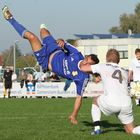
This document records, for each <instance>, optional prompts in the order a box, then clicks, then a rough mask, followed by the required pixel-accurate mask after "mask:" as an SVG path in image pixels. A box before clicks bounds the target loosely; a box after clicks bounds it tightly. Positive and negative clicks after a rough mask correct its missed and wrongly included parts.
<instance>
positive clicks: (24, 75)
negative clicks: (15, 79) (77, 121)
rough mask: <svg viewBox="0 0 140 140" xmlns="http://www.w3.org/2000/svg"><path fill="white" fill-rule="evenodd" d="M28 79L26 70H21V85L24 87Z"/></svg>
mask: <svg viewBox="0 0 140 140" xmlns="http://www.w3.org/2000/svg"><path fill="white" fill-rule="evenodd" d="M26 79H27V74H26V72H25V70H24V69H23V70H21V72H20V74H19V80H20V87H21V88H23V86H24V83H25V81H26Z"/></svg>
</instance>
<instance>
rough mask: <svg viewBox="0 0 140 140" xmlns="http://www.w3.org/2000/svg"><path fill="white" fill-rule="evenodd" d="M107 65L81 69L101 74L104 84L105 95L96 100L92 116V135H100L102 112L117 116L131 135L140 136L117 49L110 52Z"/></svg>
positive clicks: (125, 75) (107, 55)
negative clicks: (93, 127) (134, 121)
mask: <svg viewBox="0 0 140 140" xmlns="http://www.w3.org/2000/svg"><path fill="white" fill-rule="evenodd" d="M106 61H107V63H106V64H97V65H86V66H83V67H82V68H81V70H82V71H84V72H88V73H99V74H100V75H101V78H102V81H103V84H104V94H102V95H101V96H98V97H96V98H95V99H94V103H93V105H92V116H93V122H94V126H95V129H94V131H93V132H92V133H91V134H100V133H101V132H102V131H101V130H100V119H101V112H100V110H101V111H102V112H103V113H104V114H105V115H111V114H116V116H117V117H118V119H119V120H120V121H121V123H122V124H123V125H124V128H125V131H126V132H127V133H130V134H139V135H140V126H137V127H135V125H134V123H133V120H134V118H133V114H132V102H131V98H130V96H129V94H128V89H127V80H128V76H127V73H126V71H125V70H124V69H123V68H121V67H120V66H119V65H118V63H119V61H120V57H119V52H118V51H117V50H115V49H110V50H108V52H107V54H106Z"/></svg>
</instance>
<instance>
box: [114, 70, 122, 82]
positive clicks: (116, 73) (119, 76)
mask: <svg viewBox="0 0 140 140" xmlns="http://www.w3.org/2000/svg"><path fill="white" fill-rule="evenodd" d="M112 78H114V79H117V80H119V82H120V83H122V81H123V78H122V73H121V71H120V70H115V71H114V72H113V74H112Z"/></svg>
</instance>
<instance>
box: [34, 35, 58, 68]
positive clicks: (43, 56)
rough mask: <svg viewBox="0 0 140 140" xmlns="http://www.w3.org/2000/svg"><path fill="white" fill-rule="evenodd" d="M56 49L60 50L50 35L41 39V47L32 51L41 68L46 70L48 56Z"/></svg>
mask: <svg viewBox="0 0 140 140" xmlns="http://www.w3.org/2000/svg"><path fill="white" fill-rule="evenodd" d="M57 50H61V48H60V47H59V46H58V45H57V43H56V40H55V39H54V38H53V37H52V36H51V35H49V36H47V37H45V38H44V39H43V47H42V49H41V50H39V51H36V52H34V55H35V57H36V59H37V61H38V63H39V65H40V66H41V67H42V69H43V70H48V62H49V57H50V55H51V54H52V53H53V52H55V51H57Z"/></svg>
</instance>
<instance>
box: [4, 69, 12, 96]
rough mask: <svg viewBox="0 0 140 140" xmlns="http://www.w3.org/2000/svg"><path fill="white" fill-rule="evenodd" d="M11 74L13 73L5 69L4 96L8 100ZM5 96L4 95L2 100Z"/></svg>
mask: <svg viewBox="0 0 140 140" xmlns="http://www.w3.org/2000/svg"><path fill="white" fill-rule="evenodd" d="M12 74H13V71H12V70H10V68H6V70H5V71H4V76H3V79H4V87H5V92H6V95H8V98H10V93H11V88H12ZM6 95H5V94H4V98H5V96H6Z"/></svg>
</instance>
